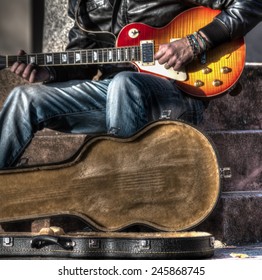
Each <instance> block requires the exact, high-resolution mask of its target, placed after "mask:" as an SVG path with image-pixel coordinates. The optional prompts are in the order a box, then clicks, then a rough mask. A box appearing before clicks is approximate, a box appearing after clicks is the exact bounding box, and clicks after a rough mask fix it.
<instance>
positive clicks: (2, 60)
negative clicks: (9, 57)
mask: <svg viewBox="0 0 262 280" xmlns="http://www.w3.org/2000/svg"><path fill="white" fill-rule="evenodd" d="M4 68H6V57H5V56H3V55H0V70H2V69H4Z"/></svg>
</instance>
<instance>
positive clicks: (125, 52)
mask: <svg viewBox="0 0 262 280" xmlns="http://www.w3.org/2000/svg"><path fill="white" fill-rule="evenodd" d="M124 55H125V61H129V60H130V59H129V57H130V55H129V48H125V49H124Z"/></svg>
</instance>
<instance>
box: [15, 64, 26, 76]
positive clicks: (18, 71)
mask: <svg viewBox="0 0 262 280" xmlns="http://www.w3.org/2000/svg"><path fill="white" fill-rule="evenodd" d="M18 63H19V64H18V67H17V68H16V70H15V72H14V73H15V74H17V75H18V76H21V77H22V75H23V72H24V71H25V68H26V64H25V63H21V62H18Z"/></svg>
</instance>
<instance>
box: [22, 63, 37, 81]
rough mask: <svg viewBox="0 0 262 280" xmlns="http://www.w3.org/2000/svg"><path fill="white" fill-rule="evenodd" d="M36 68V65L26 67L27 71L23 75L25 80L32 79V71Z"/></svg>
mask: <svg viewBox="0 0 262 280" xmlns="http://www.w3.org/2000/svg"><path fill="white" fill-rule="evenodd" d="M35 68H36V65H35V64H32V63H31V64H28V65H27V66H26V67H25V69H24V71H23V73H22V77H23V78H24V79H26V80H29V79H30V76H31V73H32V71H33V70H34V69H35Z"/></svg>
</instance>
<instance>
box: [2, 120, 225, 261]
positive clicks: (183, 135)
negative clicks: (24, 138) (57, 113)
mask: <svg viewBox="0 0 262 280" xmlns="http://www.w3.org/2000/svg"><path fill="white" fill-rule="evenodd" d="M220 184H221V182H220V168H219V162H218V157H217V153H216V151H215V149H214V145H213V144H212V142H211V141H210V139H208V137H207V136H206V135H205V134H204V133H203V132H201V131H200V130H199V129H197V128H195V127H193V126H192V125H189V124H187V123H184V122H180V121H170V120H160V121H157V122H153V123H150V124H149V125H147V126H146V127H145V128H143V129H142V130H140V131H139V132H137V133H136V134H135V135H133V136H132V137H129V138H117V137H114V136H109V135H100V136H96V137H92V138H89V139H88V140H87V141H86V142H85V143H84V144H83V146H82V147H81V148H80V150H79V152H78V153H77V154H75V155H74V157H72V158H71V159H70V160H67V161H65V162H60V163H57V164H50V165H43V166H31V167H27V168H20V169H19V168H14V169H9V170H2V171H0V192H1V196H0V224H1V232H0V257H2V258H11V257H16V258H20V257H21V258H22V257H23V258H25V257H26V258H27V257H28V258H31V257H51V258H92V259H94V258H103V259H106V258H114V259H119V258H127V259H143V258H147V259H167V258H172V259H185V258H187V259H188V258H207V257H211V256H212V255H213V254H214V236H213V235H212V234H210V233H206V232H196V231H189V230H190V229H193V228H194V227H195V226H197V225H199V224H200V223H202V222H203V221H204V220H205V219H206V218H207V217H208V216H209V215H210V213H211V212H212V211H213V210H214V208H215V206H216V204H217V201H218V199H219V195H220ZM29 224H30V225H29ZM39 224H40V225H41V226H43V229H41V230H38V229H37V230H36V228H37V225H39ZM21 225H23V226H21ZM25 225H29V226H27V227H26V226H25ZM32 225H33V226H32ZM25 228H27V229H28V230H24V229H25ZM21 229H22V230H21Z"/></svg>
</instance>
